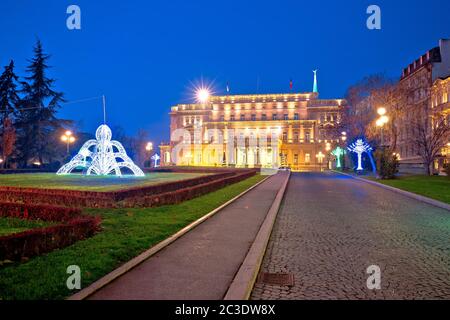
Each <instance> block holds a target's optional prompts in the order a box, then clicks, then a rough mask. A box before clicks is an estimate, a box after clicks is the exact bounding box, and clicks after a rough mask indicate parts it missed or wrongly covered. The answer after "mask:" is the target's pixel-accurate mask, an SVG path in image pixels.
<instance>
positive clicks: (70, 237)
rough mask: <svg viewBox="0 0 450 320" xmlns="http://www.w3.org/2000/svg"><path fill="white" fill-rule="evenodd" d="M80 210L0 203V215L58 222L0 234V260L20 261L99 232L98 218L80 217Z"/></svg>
mask: <svg viewBox="0 0 450 320" xmlns="http://www.w3.org/2000/svg"><path fill="white" fill-rule="evenodd" d="M80 213H81V210H79V209H71V208H63V207H52V206H39V205H24V204H15V203H0V216H2V217H18V218H22V219H30V220H44V221H58V222H62V224H59V225H55V226H50V227H45V228H37V229H31V230H27V231H24V232H19V233H14V234H10V235H6V236H3V237H0V260H6V259H8V260H21V259H22V258H25V257H27V258H30V257H33V256H36V255H41V254H44V253H47V252H50V251H53V250H55V249H60V248H64V247H67V246H69V245H71V244H73V243H75V242H77V241H79V240H82V239H86V238H88V237H90V236H92V235H94V234H95V233H96V232H97V231H99V229H100V222H101V220H100V217H92V216H82V215H81V214H80Z"/></svg>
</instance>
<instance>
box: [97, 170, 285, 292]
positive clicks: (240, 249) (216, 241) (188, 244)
mask: <svg viewBox="0 0 450 320" xmlns="http://www.w3.org/2000/svg"><path fill="white" fill-rule="evenodd" d="M284 179H285V175H284V173H280V174H277V175H275V176H273V177H270V178H269V179H268V180H266V181H265V182H263V183H262V184H260V185H259V186H257V187H256V188H255V189H253V190H251V191H249V192H248V193H246V194H245V195H244V196H243V197H241V198H239V199H238V200H236V201H235V202H233V203H232V204H230V205H229V206H227V207H225V208H224V209H223V210H221V211H220V212H218V213H216V214H215V215H214V216H212V217H211V218H209V219H208V220H206V221H205V222H203V223H202V224H200V225H199V226H197V227H196V228H195V229H193V230H192V231H190V232H188V233H187V234H185V235H184V236H182V237H181V238H179V239H177V240H176V241H175V242H173V243H172V244H170V245H169V246H167V247H166V248H164V249H163V250H161V251H160V252H158V253H157V254H156V255H154V256H152V257H150V258H149V259H148V260H146V261H144V262H143V263H141V264H140V265H138V266H137V267H135V268H134V269H132V270H130V271H129V272H128V273H126V274H124V275H123V276H121V277H120V278H118V279H116V280H115V281H113V282H112V283H110V284H109V285H107V286H105V287H103V288H102V289H100V290H99V291H97V292H96V293H94V294H93V295H92V296H90V297H89V299H174V300H176V299H222V298H223V297H224V295H225V293H226V291H227V289H228V287H229V285H230V283H231V281H232V280H233V278H234V275H235V274H236V272H237V271H238V269H239V267H240V265H241V264H242V261H243V260H244V258H245V256H246V254H247V251H248V250H249V248H250V246H251V244H252V242H253V239H254V238H255V237H256V234H257V232H258V230H259V227H260V225H261V224H262V222H263V221H264V218H265V216H266V214H267V212H268V211H269V209H270V206H271V205H272V202H273V200H274V199H275V196H276V194H277V191H278V190H279V189H280V187H281V185H282V182H283V181H284Z"/></svg>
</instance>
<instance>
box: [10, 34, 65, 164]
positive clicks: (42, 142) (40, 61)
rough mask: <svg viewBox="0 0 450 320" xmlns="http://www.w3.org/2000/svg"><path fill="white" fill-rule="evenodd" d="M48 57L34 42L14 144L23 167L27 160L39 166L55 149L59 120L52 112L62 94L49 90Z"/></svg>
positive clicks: (53, 81)
mask: <svg viewBox="0 0 450 320" xmlns="http://www.w3.org/2000/svg"><path fill="white" fill-rule="evenodd" d="M49 58H50V55H48V54H45V53H44V51H43V49H42V44H41V42H40V41H39V40H38V41H37V43H36V45H35V47H34V57H33V58H32V59H31V60H30V65H29V66H28V67H27V69H26V71H27V73H28V76H27V77H25V80H26V81H25V82H23V83H22V86H23V87H22V90H21V92H22V94H23V98H22V100H21V103H20V112H19V117H18V118H19V119H18V127H19V129H20V130H19V139H18V141H19V148H20V160H21V163H22V165H23V166H26V165H27V163H28V162H29V161H30V160H34V161H36V160H38V161H39V162H40V163H41V164H43V163H44V161H49V160H50V159H51V158H52V157H53V156H54V155H55V153H56V152H57V150H58V148H57V145H56V143H55V142H56V140H55V135H56V131H57V130H58V129H59V128H60V127H61V121H60V120H58V119H57V118H56V112H57V110H58V109H59V108H60V103H61V102H64V98H63V93H61V92H57V91H54V90H53V86H54V83H55V80H54V79H51V78H48V77H47V75H46V73H47V69H48V68H49V66H48V65H47V61H48V60H49Z"/></svg>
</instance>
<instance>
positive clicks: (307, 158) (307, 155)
mask: <svg viewBox="0 0 450 320" xmlns="http://www.w3.org/2000/svg"><path fill="white" fill-rule="evenodd" d="M310 162H311V155H310V154H309V153H306V154H305V163H310Z"/></svg>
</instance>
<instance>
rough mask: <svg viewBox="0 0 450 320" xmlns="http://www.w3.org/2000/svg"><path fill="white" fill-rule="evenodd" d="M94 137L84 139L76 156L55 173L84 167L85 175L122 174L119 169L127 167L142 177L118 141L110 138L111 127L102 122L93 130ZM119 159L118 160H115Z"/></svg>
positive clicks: (64, 172)
mask: <svg viewBox="0 0 450 320" xmlns="http://www.w3.org/2000/svg"><path fill="white" fill-rule="evenodd" d="M95 137H96V140H95V139H91V140H88V141H86V142H85V143H84V144H83V146H82V147H81V149H80V151H79V152H78V154H77V155H76V156H74V157H73V158H72V160H70V162H68V163H66V164H65V165H63V166H62V167H61V168H60V169H59V170H58V172H57V173H56V174H58V175H62V174H69V173H71V171H72V170H74V169H76V168H80V167H81V168H84V169H85V170H83V173H84V174H86V175H91V174H92V175H109V174H112V175H116V176H122V171H121V169H123V168H128V169H129V170H131V172H132V173H133V175H134V176H138V177H143V176H144V172H142V170H141V169H140V168H139V167H138V166H136V165H135V164H134V163H133V160H131V159H130V158H129V157H128V156H127V153H126V151H125V148H124V147H123V146H122V144H121V143H120V142H119V141H115V140H111V137H112V132H111V129H110V128H109V127H108V126H107V125H106V124H102V125H101V126H100V127H98V128H97V131H96V132H95ZM117 160H119V162H118V161H117Z"/></svg>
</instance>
